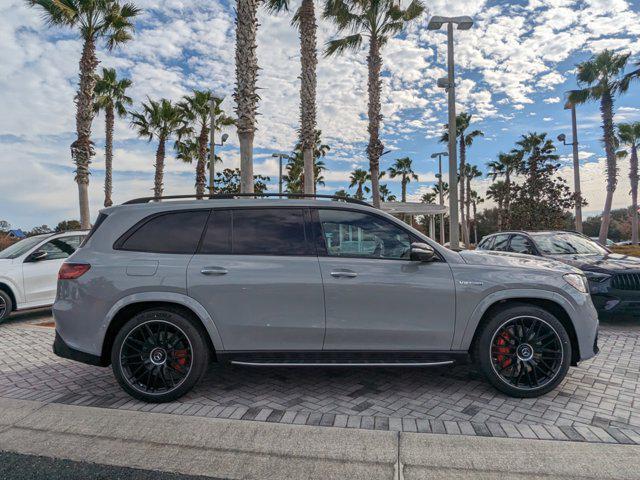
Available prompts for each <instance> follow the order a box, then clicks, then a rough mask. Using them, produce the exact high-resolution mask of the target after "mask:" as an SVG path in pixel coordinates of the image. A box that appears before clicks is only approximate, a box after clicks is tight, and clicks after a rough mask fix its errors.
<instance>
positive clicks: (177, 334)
mask: <svg viewBox="0 0 640 480" xmlns="http://www.w3.org/2000/svg"><path fill="white" fill-rule="evenodd" d="M205 334H206V333H204V332H203V329H201V328H198V326H197V324H196V322H195V321H194V320H193V319H190V318H188V317H187V316H185V315H184V314H183V313H182V312H178V311H173V310H164V309H163V310H148V311H145V312H142V313H140V314H138V315H136V316H135V317H134V318H132V319H131V320H130V321H129V322H127V324H125V326H124V327H123V328H122V330H121V331H120V332H119V333H118V335H117V336H116V340H115V342H114V346H113V350H112V353H111V362H112V368H113V371H114V374H115V376H116V378H117V380H118V382H119V383H120V385H121V386H122V387H123V388H124V389H125V390H126V391H127V393H129V394H130V395H132V396H133V397H135V398H137V399H140V400H144V401H147V402H157V403H160V402H168V401H173V400H175V399H177V398H179V397H181V396H182V395H184V394H185V393H186V392H187V391H189V390H190V389H191V388H192V387H193V385H194V384H195V383H196V382H197V381H198V380H199V379H200V377H201V376H202V375H203V374H204V371H205V369H206V366H207V364H208V358H209V355H208V348H207V344H206V342H205V341H204V338H203V336H204V335H205Z"/></svg>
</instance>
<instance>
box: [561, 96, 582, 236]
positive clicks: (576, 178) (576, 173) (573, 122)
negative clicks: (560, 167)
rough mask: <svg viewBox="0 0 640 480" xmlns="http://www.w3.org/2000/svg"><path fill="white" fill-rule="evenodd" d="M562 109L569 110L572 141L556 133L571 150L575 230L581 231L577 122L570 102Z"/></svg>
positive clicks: (573, 107) (574, 108)
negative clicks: (568, 141) (569, 141)
mask: <svg viewBox="0 0 640 480" xmlns="http://www.w3.org/2000/svg"><path fill="white" fill-rule="evenodd" d="M564 109H565V110H571V131H572V132H571V133H572V136H573V141H572V142H571V143H567V142H566V139H567V137H566V135H565V134H564V133H562V134H560V135H558V140H559V141H561V142H562V143H564V144H565V145H571V147H572V150H573V188H574V192H575V196H576V207H575V217H576V231H577V232H579V233H582V189H581V186H580V159H579V157H578V122H577V120H576V106H575V104H573V103H571V102H567V103H566V104H565V106H564Z"/></svg>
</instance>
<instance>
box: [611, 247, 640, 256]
mask: <svg viewBox="0 0 640 480" xmlns="http://www.w3.org/2000/svg"><path fill="white" fill-rule="evenodd" d="M610 250H611V251H612V252H614V253H620V254H621V255H631V256H634V257H640V245H617V246H612V247H611V248H610Z"/></svg>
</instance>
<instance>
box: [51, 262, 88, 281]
mask: <svg viewBox="0 0 640 480" xmlns="http://www.w3.org/2000/svg"><path fill="white" fill-rule="evenodd" d="M90 268H91V265H89V264H88V263H63V264H62V267H60V271H59V272H58V280H75V279H76V278H79V277H81V276H82V275H84V274H85V273H86V272H87V271H89V269H90Z"/></svg>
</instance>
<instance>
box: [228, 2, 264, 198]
mask: <svg viewBox="0 0 640 480" xmlns="http://www.w3.org/2000/svg"><path fill="white" fill-rule="evenodd" d="M258 4H259V0H236V10H237V16H236V89H235V92H234V94H233V97H234V99H235V101H236V116H237V117H238V120H237V127H238V139H239V141H240V192H241V193H253V138H254V135H255V130H256V126H255V124H256V110H257V104H258V99H259V97H258V94H257V93H256V84H257V80H258V58H257V56H256V49H257V43H256V34H257V31H258V19H257V11H258Z"/></svg>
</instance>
